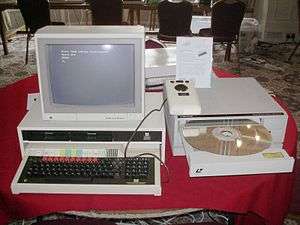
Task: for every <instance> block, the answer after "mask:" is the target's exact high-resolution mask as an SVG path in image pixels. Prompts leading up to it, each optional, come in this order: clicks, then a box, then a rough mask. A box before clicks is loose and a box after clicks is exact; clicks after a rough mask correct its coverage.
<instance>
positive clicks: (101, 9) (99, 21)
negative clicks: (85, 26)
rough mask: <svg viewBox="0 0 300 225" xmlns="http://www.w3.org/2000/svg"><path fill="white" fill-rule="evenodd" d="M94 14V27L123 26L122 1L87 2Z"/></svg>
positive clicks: (90, 0) (99, 0) (102, 0)
mask: <svg viewBox="0 0 300 225" xmlns="http://www.w3.org/2000/svg"><path fill="white" fill-rule="evenodd" d="M87 2H88V3H89V6H90V10H91V12H92V23H93V25H121V24H122V17H123V5H122V4H123V2H122V0H87Z"/></svg>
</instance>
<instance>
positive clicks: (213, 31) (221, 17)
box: [199, 0, 246, 61]
mask: <svg viewBox="0 0 300 225" xmlns="http://www.w3.org/2000/svg"><path fill="white" fill-rule="evenodd" d="M245 11H246V4H245V3H244V2H242V1H239V0H220V1H217V2H216V3H214V4H213V6H212V9H211V28H205V29H201V30H200V31H199V35H200V36H206V37H207V36H211V37H213V39H214V42H222V43H226V44H227V47H226V52H225V61H229V60H230V54H231V45H232V44H236V46H237V52H238V53H239V46H238V45H239V43H238V41H239V33H240V27H241V23H242V21H243V18H244V14H245Z"/></svg>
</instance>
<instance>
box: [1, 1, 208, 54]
mask: <svg viewBox="0 0 300 225" xmlns="http://www.w3.org/2000/svg"><path fill="white" fill-rule="evenodd" d="M50 8H51V9H88V8H89V5H88V4H87V3H85V2H84V3H82V2H72V1H71V2H63V1H52V2H51V1H50ZM123 8H124V9H128V10H129V21H130V24H131V25H133V24H134V12H135V11H136V12H137V19H138V24H140V18H139V12H140V10H154V9H156V8H157V6H153V5H148V4H145V3H144V2H142V1H123ZM6 9H18V6H17V4H16V2H15V1H7V2H6V1H4V2H1V1H0V35H1V40H2V45H3V50H4V55H7V54H8V48H7V44H6V38H5V31H4V19H3V15H2V12H3V11H4V10H6ZM209 10H210V8H209V6H206V5H201V4H200V5H199V4H198V3H197V4H196V3H195V4H193V12H194V13H199V12H203V11H209Z"/></svg>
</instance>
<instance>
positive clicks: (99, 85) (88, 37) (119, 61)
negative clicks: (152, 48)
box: [36, 26, 144, 121]
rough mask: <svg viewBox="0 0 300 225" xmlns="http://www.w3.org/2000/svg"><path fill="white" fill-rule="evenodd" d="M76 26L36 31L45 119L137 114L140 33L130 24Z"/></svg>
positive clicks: (139, 113) (141, 78) (131, 116)
mask: <svg viewBox="0 0 300 225" xmlns="http://www.w3.org/2000/svg"><path fill="white" fill-rule="evenodd" d="M74 27H75V28H74ZM80 28H82V29H78V28H76V26H70V27H68V26H67V27H64V28H60V27H58V26H57V27H56V26H50V27H46V28H42V29H41V30H39V31H38V32H37V33H36V44H37V64H38V73H39V85H40V93H41V97H42V113H43V118H44V119H49V120H100V121H101V120H106V119H114V118H116V119H118V120H119V119H124V120H129V119H135V118H141V117H142V115H143V112H144V33H142V32H140V31H139V29H138V32H135V31H134V30H133V29H132V27H129V26H124V27H121V28H120V27H110V26H106V27H105V28H104V27H101V26H97V27H94V26H87V27H80Z"/></svg>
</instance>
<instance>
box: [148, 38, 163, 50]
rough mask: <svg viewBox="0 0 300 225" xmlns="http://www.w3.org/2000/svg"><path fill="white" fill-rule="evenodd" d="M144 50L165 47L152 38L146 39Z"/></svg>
mask: <svg viewBox="0 0 300 225" xmlns="http://www.w3.org/2000/svg"><path fill="white" fill-rule="evenodd" d="M145 48H146V49H150V48H166V45H165V44H164V43H162V42H160V41H159V40H157V39H154V38H147V39H146V41H145Z"/></svg>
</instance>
